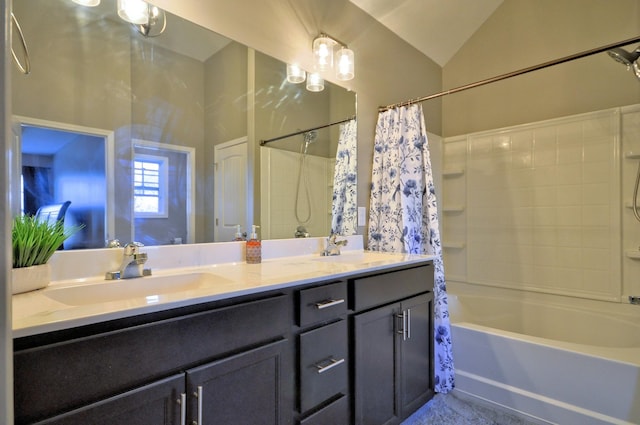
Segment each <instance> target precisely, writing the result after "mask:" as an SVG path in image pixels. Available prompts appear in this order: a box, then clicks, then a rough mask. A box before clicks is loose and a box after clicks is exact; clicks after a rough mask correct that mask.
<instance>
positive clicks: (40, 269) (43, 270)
mask: <svg viewBox="0 0 640 425" xmlns="http://www.w3.org/2000/svg"><path fill="white" fill-rule="evenodd" d="M50 281H51V267H50V266H49V264H48V263H47V264H41V265H39V266H31V267H20V268H17V269H11V283H12V285H13V294H21V293H23V292H29V291H35V290H36V289H40V288H45V287H46V286H47V285H49V282H50Z"/></svg>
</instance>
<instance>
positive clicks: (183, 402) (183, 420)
mask: <svg viewBox="0 0 640 425" xmlns="http://www.w3.org/2000/svg"><path fill="white" fill-rule="evenodd" d="M178 403H179V404H180V425H187V393H182V394H180V400H178Z"/></svg>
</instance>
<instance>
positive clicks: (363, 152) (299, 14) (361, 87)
mask: <svg viewBox="0 0 640 425" xmlns="http://www.w3.org/2000/svg"><path fill="white" fill-rule="evenodd" d="M153 3H154V4H156V5H158V6H159V7H162V8H164V9H166V10H168V11H170V12H172V13H175V14H177V15H180V16H182V17H184V18H187V19H189V20H191V21H193V22H196V23H198V24H200V25H202V26H204V27H207V28H209V29H212V30H214V31H216V32H218V33H220V34H222V35H224V36H226V37H229V38H232V39H234V40H236V41H238V42H240V43H243V44H246V45H248V46H249V47H252V48H254V49H256V50H258V51H260V52H263V53H265V54H268V55H270V56H273V57H275V58H277V59H280V60H282V61H283V62H293V61H294V60H297V61H300V62H301V63H302V64H303V66H306V68H307V69H311V63H310V61H311V57H310V56H311V54H310V50H311V42H312V40H313V38H314V37H315V36H316V35H317V34H318V33H320V32H321V31H323V32H326V33H328V34H331V35H332V36H334V37H335V38H337V39H339V40H341V41H343V42H345V43H347V44H348V45H349V47H350V48H351V49H353V50H354V52H355V54H356V59H355V60H356V77H355V79H354V80H352V81H350V82H347V83H345V84H341V85H343V87H346V88H349V89H352V90H353V91H355V92H356V93H357V96H358V204H359V205H360V206H368V199H369V182H370V181H371V161H372V157H373V139H374V134H375V124H376V120H377V113H378V106H380V105H386V104H389V103H393V102H398V101H402V100H406V99H408V98H414V97H417V96H420V95H423V94H430V93H435V92H438V91H440V89H441V68H440V67H439V66H438V65H437V64H436V63H435V62H433V61H432V60H430V59H429V58H427V57H425V56H424V55H422V54H420V53H419V52H418V51H417V50H415V49H414V48H412V47H411V46H409V45H408V44H407V43H405V42H404V41H402V40H401V39H399V38H398V37H397V36H396V35H394V34H392V33H391V32H390V31H389V30H387V29H386V28H385V27H384V26H382V25H381V24H379V23H378V22H376V21H375V20H373V18H371V17H370V16H369V15H367V14H366V13H364V12H363V11H362V10H360V9H358V8H357V7H356V6H354V5H353V4H352V3H350V2H349V1H348V0H323V1H316V0H295V1H282V0H265V1H256V0H236V1H233V2H230V1H226V0H209V1H206V2H203V1H198V0H182V1H180V2H176V1H173V0H155V1H153ZM424 108H425V116H426V122H427V127H428V130H429V131H430V132H433V133H436V134H440V133H441V111H440V101H433V102H429V104H425V105H424Z"/></svg>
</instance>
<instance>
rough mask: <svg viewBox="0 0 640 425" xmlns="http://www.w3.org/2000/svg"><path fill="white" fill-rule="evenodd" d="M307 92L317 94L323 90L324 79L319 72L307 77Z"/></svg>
mask: <svg viewBox="0 0 640 425" xmlns="http://www.w3.org/2000/svg"><path fill="white" fill-rule="evenodd" d="M307 90H309V91H312V92H319V91H322V90H324V79H323V78H322V77H321V76H320V73H319V72H311V73H309V76H308V77H307Z"/></svg>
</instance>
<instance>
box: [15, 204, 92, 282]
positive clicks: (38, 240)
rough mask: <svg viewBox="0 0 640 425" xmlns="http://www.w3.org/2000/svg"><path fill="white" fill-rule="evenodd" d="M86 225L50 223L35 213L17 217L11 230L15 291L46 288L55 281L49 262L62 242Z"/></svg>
mask: <svg viewBox="0 0 640 425" xmlns="http://www.w3.org/2000/svg"><path fill="white" fill-rule="evenodd" d="M82 227H84V226H83V225H82V226H69V227H65V226H64V223H63V222H62V221H58V222H55V223H49V222H48V221H46V220H39V219H37V218H36V217H35V216H32V215H20V216H18V217H16V218H15V219H14V220H13V228H12V232H11V242H12V251H13V270H12V276H11V277H12V283H13V294H19V293H22V292H27V291H33V290H35V289H40V288H44V287H46V286H47V285H48V284H49V282H50V281H51V269H50V267H49V264H48V263H47V262H48V261H49V259H50V258H51V256H52V255H53V253H54V252H56V250H57V249H58V248H59V247H60V246H61V245H62V243H63V242H64V241H65V240H66V239H68V238H69V237H70V236H72V235H73V234H74V233H76V232H77V231H79V230H80V229H82Z"/></svg>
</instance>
